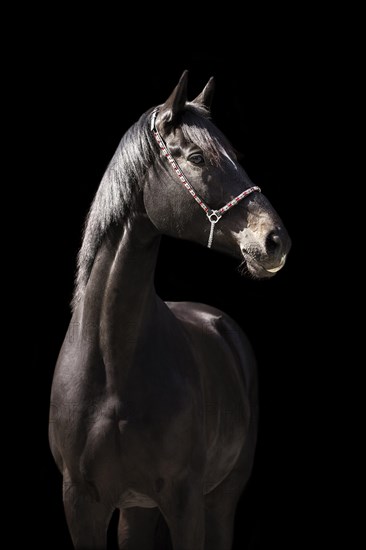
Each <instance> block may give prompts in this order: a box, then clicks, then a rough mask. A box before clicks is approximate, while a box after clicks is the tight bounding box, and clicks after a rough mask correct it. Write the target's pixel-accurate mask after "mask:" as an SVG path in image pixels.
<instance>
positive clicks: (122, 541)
mask: <svg viewBox="0 0 366 550" xmlns="http://www.w3.org/2000/svg"><path fill="white" fill-rule="evenodd" d="M160 519H161V513H160V510H159V508H137V507H134V508H127V509H125V510H121V512H120V516H119V524H118V542H119V547H120V549H121V550H154V548H156V546H155V545H154V541H155V540H156V535H157V530H158V523H159V520H160ZM167 535H168V533H167ZM160 546H162V545H160ZM160 546H159V548H160Z"/></svg>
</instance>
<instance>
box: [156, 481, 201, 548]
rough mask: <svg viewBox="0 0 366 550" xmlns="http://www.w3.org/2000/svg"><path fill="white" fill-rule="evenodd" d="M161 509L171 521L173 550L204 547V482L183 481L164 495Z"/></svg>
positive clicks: (169, 521)
mask: <svg viewBox="0 0 366 550" xmlns="http://www.w3.org/2000/svg"><path fill="white" fill-rule="evenodd" d="M159 507H160V510H161V512H162V514H163V516H164V517H165V520H166V522H167V524H168V527H169V531H170V537H171V541H172V546H173V549H174V550H204V540H205V512H204V497H203V490H202V483H200V482H194V481H193V480H188V479H185V480H182V481H180V482H175V483H174V488H173V490H172V491H171V492H170V494H169V495H164V496H163V495H162V500H161V501H160V502H159Z"/></svg>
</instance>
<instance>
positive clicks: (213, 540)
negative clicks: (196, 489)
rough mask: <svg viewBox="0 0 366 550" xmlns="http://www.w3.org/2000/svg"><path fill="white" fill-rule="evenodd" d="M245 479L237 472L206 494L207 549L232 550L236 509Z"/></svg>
mask: <svg viewBox="0 0 366 550" xmlns="http://www.w3.org/2000/svg"><path fill="white" fill-rule="evenodd" d="M242 489H243V480H242V479H241V477H240V476H236V475H235V474H233V475H230V476H229V477H228V478H226V479H225V480H224V481H223V482H222V483H221V484H220V485H219V486H218V487H216V489H214V490H213V491H212V492H211V493H209V494H207V495H206V496H205V522H206V538H205V550H231V549H232V544H233V535H234V520H235V511H236V507H237V504H238V500H239V497H240V494H241V492H242Z"/></svg>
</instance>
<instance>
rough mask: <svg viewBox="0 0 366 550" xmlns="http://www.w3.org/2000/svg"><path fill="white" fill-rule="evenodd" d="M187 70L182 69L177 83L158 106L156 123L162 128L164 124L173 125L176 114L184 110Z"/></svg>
mask: <svg viewBox="0 0 366 550" xmlns="http://www.w3.org/2000/svg"><path fill="white" fill-rule="evenodd" d="M187 82H188V71H184V72H183V74H182V76H181V77H180V79H179V82H178V84H177V85H176V87H175V88H174V90H173V91H172V93H171V94H170V96H169V97H168V99H167V100H166V102H165V103H164V104H163V105H162V106H161V107H160V109H159V114H158V117H157V125H158V126H160V129H161V130H163V127H164V126H165V125H170V126H173V125H174V122H175V121H176V120H177V117H178V115H179V114H180V113H181V112H182V111H183V110H184V107H185V104H186V102H187Z"/></svg>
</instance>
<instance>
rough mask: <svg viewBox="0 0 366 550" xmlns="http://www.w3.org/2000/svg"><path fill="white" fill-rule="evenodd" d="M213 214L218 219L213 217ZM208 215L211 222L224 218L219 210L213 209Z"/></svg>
mask: <svg viewBox="0 0 366 550" xmlns="http://www.w3.org/2000/svg"><path fill="white" fill-rule="evenodd" d="M212 216H216V219H212ZM207 217H208V219H209V220H210V223H217V222H218V221H219V220H221V218H222V216H220V214H218V213H217V210H212V212H211V214H207Z"/></svg>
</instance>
